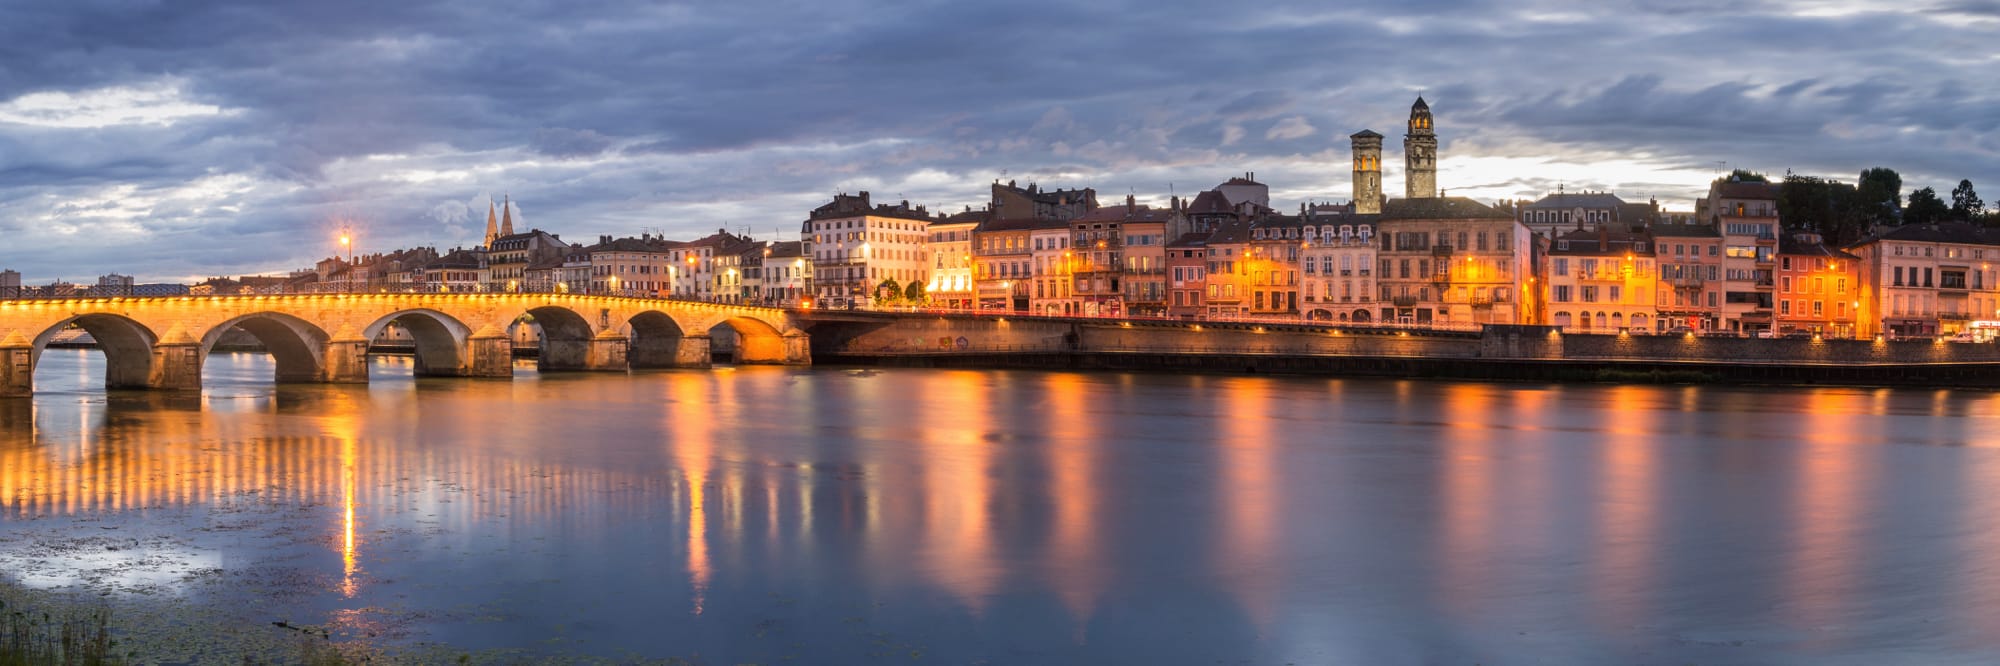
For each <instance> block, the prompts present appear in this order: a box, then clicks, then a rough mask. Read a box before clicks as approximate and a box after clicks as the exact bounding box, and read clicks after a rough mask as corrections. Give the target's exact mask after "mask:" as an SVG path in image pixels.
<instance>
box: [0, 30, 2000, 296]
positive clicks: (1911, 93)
mask: <svg viewBox="0 0 2000 666" xmlns="http://www.w3.org/2000/svg"><path fill="white" fill-rule="evenodd" d="M0 16H4V18H5V20H4V21H0V238H4V241H0V268H13V269H16V270H19V271H21V272H22V273H23V274H24V277H25V279H26V280H27V281H28V282H29V283H31V284H38V283H47V282H49V281H53V280H56V279H67V280H75V281H83V282H89V281H92V280H93V279H94V278H95V276H96V275H99V274H102V273H107V272H121V273H128V274H134V275H137V276H139V277H140V278H141V279H142V280H173V281H180V280H187V279H193V278H199V277H201V276H207V275H224V274H228V275H234V274H242V273H253V272H265V271H282V270H286V269H291V268H296V267H301V266H306V265H309V264H310V263H311V261H312V260H313V259H315V258H317V257H323V256H327V255H330V254H332V253H334V252H335V251H336V249H337V246H336V243H335V241H334V238H335V236H336V233H335V230H336V229H338V228H341V227H343V226H351V227H352V228H354V229H355V230H356V231H357V235H358V238H359V239H360V247H361V249H362V250H363V251H370V250H380V249H385V248H391V247H402V246H410V245H437V246H440V247H450V246H454V245H470V244H476V243H477V242H479V239H480V236H481V234H482V233H483V231H484V223H485V220H484V217H485V212H486V202H487V200H488V199H489V198H496V199H497V198H499V197H501V196H503V195H511V196H512V197H513V198H514V199H515V200H516V201H517V202H518V214H519V218H520V220H521V222H522V226H524V227H525V226H535V227H540V228H543V229H547V230H549V231H552V232H555V233H559V234H562V235H563V236H564V237H565V238H567V239H572V240H575V239H588V238H595V237H596V236H597V235H598V234H619V235H627V234H637V233H639V232H641V231H663V232H664V233H666V234H668V235H670V236H672V237H693V236H696V235H699V234H702V233H706V232H712V231H713V230H715V229H718V228H727V229H730V230H732V231H742V230H748V231H750V232H751V233H752V234H754V235H756V236H758V237H763V238H770V237H774V236H779V235H786V236H789V235H793V234H795V233H796V231H797V229H798V223H799V221H800V220H801V219H803V217H804V216H805V213H806V211H807V210H809V209H811V208H812V207H813V206H815V205H817V204H819V203H822V202H824V201H825V200H826V199H827V198H828V197H829V196H830V195H832V194H833V193H835V192H840V191H846V192H854V191H858V190H868V191H870V192H872V193H873V194H874V196H875V198H876V200H877V201H883V200H890V201H894V200H899V199H907V200H910V201H911V202H913V203H922V204H928V205H931V206H933V207H948V208H950V209H952V210H957V209H959V208H960V207H962V206H965V205H977V204H979V203H980V202H981V201H983V200H984V198H985V197H986V184H987V183H990V182H992V181H993V180H994V179H996V178H1006V179H1013V180H1018V181H1021V182H1022V183H1023V184H1025V183H1026V182H1028V181H1035V182H1039V183H1041V184H1042V185H1044V186H1052V187H1082V186H1088V187H1095V188H1097V190H1098V192H1099V193H1100V197H1101V198H1102V199H1104V200H1106V201H1110V200H1111V199H1115V198H1122V197H1123V196H1124V195H1126V194H1128V193H1131V194H1136V195H1137V196H1138V197H1139V198H1140V199H1141V200H1142V201H1150V202H1164V201H1165V199H1166V198H1167V196H1168V195H1169V193H1170V192H1178V193H1182V194H1186V193H1190V192H1194V191H1197V190H1199V189H1203V188H1206V187H1211V186H1214V185H1215V184H1216V183H1218V182H1220V181H1222V180H1224V179H1226V178H1228V177H1230V176H1232V175H1237V174H1241V173H1243V172H1249V171H1254V172H1256V174H1257V178H1258V179H1259V180H1261V181H1263V182H1265V183H1268V184H1270V185H1271V188H1272V196H1273V199H1274V201H1273V203H1274V204H1276V205H1278V206H1279V207H1280V208H1281V209H1289V208H1292V207H1296V206H1297V204H1298V203H1299V202H1301V201H1306V200H1315V201H1328V200H1339V201H1344V200H1345V199H1346V198H1347V195H1348V192H1349V189H1348V188H1349V184H1348V175H1347V172H1346V169H1347V159H1348V153H1347V139H1346V136H1347V135H1348V134H1350V133H1352V132H1354V131H1357V130H1360V129H1363V128H1370V129H1374V130H1376V131H1378V132H1382V133H1383V134H1387V135H1390V137H1391V138H1390V139H1389V141H1387V142H1386V143H1388V144H1389V151H1388V152H1389V155H1388V160H1387V161H1388V162H1390V164H1391V168H1390V169H1389V170H1388V171H1387V173H1385V178H1386V180H1387V183H1386V186H1387V189H1388V190H1389V191H1390V192H1392V193H1398V192H1400V191H1401V189H1402V174H1401V173H1400V168H1399V165H1400V163H1401V162H1400V159H1401V153H1400V141H1399V139H1400V135H1401V131H1402V127H1401V124H1402V122H1403V120H1404V119H1405V118H1406V117H1407V115H1408V109H1409V104H1410V102H1411V101H1412V99H1413V98H1414V97H1415V96H1416V95H1417V94H1418V92H1419V91H1421V92H1422V93H1423V95H1424V96H1425V97H1426V98H1427V99H1428V100H1429V101H1430V103H1431V105H1432V108H1433V109H1434V110H1435V111H1436V114H1437V122H1438V130H1439V134H1440V136H1441V141H1442V150H1441V159H1440V172H1441V173H1440V177H1439V180H1440V186H1441V187H1444V188H1447V189H1448V190H1450V193H1452V194H1462V195H1466V196H1472V197H1476V198H1480V199H1483V200H1491V199H1497V198H1517V197H1536V196H1540V195H1541V194H1543V193H1545V192H1547V191H1550V190H1553V189H1554V188H1555V187H1556V185H1557V184H1558V183H1562V184H1564V185H1565V186H1566V187H1568V188H1569V189H1572V190H1575V189H1602V190H1610V191H1613V192H1616V193H1618V194H1620V195H1623V196H1625V197H1626V198H1627V199H1628V200H1633V199H1636V200H1643V199H1645V198H1647V197H1649V196H1657V197H1659V198H1660V199H1661V201H1662V203H1664V204H1666V205H1668V206H1669V207H1671V208H1676V209H1687V208H1691V206H1692V198H1693V197H1694V196H1695V193H1696V191H1697V190H1699V189H1700V188H1702V187H1703V184H1704V183H1706V182H1707V181H1708V180H1709V179H1710V178H1712V177H1713V176H1714V175H1715V174H1716V173H1717V172H1718V170H1721V169H1726V168H1728V167H1742V168H1750V169H1755V170H1760V171H1765V172H1769V173H1773V174H1782V173H1784V172H1785V171H1786V170H1787V169H1789V170H1792V171H1795V172H1799V173H1807V174H1814V175H1827V176H1835V177H1840V178H1843V179H1846V180H1849V181H1851V180H1853V178H1854V176H1855V174H1856V173H1858V172H1859V171H1860V170H1862V169H1864V168H1867V167H1872V166H1887V167H1891V168H1894V169H1897V170H1898V171H1900V172H1902V174H1903V177H1904V182H1905V183H1906V185H1909V186H1923V185H1932V186H1936V187H1937V188H1938V189H1939V191H1941V192H1944V191H1948V190H1949V189H1950V187H1951V186H1952V185H1953V184H1955V183H1956V182H1957V181H1958V179H1960V178H1970V179H1972V180H1973V182H1974V183H1976V184H1987V187H1988V188H1989V189H1990V190H1992V193H1989V194H1988V195H1987V196H1986V198H1988V199H2000V196H1995V194H2000V131H1996V130H2000V77H1996V74H2000V1H1996V0H1944V1H1941V2H1940V1H1935V0H1908V1H1897V2H1872V1H1871V2H1812V1H1804V2H1789V3H1786V2H1759V1H1758V0H1728V1H1712V0H1688V1H1670V0H1602V1H1599V2H1591V3H1569V2H1563V3H1555V2H1539V1H1536V0H1528V1H1507V2H1450V1H1445V0H1385V1H1382V2H1340V3H1334V2H1324V1H1315V2H1293V1H1290V0H1266V1H1264V2H1254V3H1202V2H1187V1H1183V0H1134V1H1131V2H1118V1H1113V2H1095V3H1091V2H1054V3H1043V2H1036V1H1033V0H1029V1H1021V2H898V1H893V0H875V1H862V0H805V1H800V2H763V1H761V0H738V1H734V2H698V3H666V2H636V1H634V2H620V1H618V0H612V1H609V2H593V3H572V2H562V1H560V0H480V1H474V0H458V1H454V2H424V1H421V0H349V1H342V2H280V3H270V2H212V1H200V0H185V1H174V2H167V1H163V0H66V1H64V2H28V1H23V2H11V1H10V2H5V7H4V8H0ZM1905 189H1908V187H1906V188H1905Z"/></svg>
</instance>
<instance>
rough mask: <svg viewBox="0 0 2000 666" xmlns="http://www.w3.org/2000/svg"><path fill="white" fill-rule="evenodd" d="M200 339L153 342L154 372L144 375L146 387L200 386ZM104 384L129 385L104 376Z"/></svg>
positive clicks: (184, 388)
mask: <svg viewBox="0 0 2000 666" xmlns="http://www.w3.org/2000/svg"><path fill="white" fill-rule="evenodd" d="M202 360H203V359H202V357H201V343H199V342H195V341H193V340H192V339H190V340H188V341H187V342H161V343H159V344H156V345H153V372H152V376H151V377H148V378H147V379H146V388H151V389H156V390H162V391H199V390H201V363H202ZM105 387H106V388H132V387H129V386H118V385H114V384H113V383H112V380H110V379H107V381H106V384H105Z"/></svg>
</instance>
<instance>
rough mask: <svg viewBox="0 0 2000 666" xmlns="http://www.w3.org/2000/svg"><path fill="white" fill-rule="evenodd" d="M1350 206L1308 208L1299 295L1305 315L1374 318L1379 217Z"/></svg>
mask: <svg viewBox="0 0 2000 666" xmlns="http://www.w3.org/2000/svg"><path fill="white" fill-rule="evenodd" d="M1349 208H1350V207H1346V206H1338V207H1336V206H1326V207H1317V208H1314V209H1312V210H1310V211H1308V215H1307V219H1306V220H1305V224H1304V233H1303V236H1302V237H1301V239H1300V250H1299V251H1300V255H1301V262H1302V266H1301V270H1300V271H1299V273H1300V277H1301V280H1302V283H1301V292H1302V293H1301V296H1300V300H1301V301H1302V304H1301V305H1300V307H1301V308H1302V309H1304V311H1305V312H1304V316H1305V319H1306V320H1307V321H1318V322H1371V321H1374V319H1375V313H1374V312H1373V309H1374V305H1373V304H1374V302H1375V293H1376V291H1375V278H1374V274H1375V222H1376V218H1377V217H1378V216H1375V215H1357V214H1352V213H1350V212H1348V210H1349Z"/></svg>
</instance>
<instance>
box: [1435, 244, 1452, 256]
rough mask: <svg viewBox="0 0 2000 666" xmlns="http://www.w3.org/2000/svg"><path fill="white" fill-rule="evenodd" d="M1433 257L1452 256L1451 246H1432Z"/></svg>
mask: <svg viewBox="0 0 2000 666" xmlns="http://www.w3.org/2000/svg"><path fill="white" fill-rule="evenodd" d="M1431 256H1433V257H1449V256H1451V246H1450V245H1432V246H1431Z"/></svg>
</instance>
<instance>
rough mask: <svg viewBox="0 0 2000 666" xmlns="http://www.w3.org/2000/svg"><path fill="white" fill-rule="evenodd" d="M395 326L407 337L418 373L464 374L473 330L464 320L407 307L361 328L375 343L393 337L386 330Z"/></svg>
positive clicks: (368, 338) (370, 341) (400, 333)
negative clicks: (467, 350)
mask: <svg viewBox="0 0 2000 666" xmlns="http://www.w3.org/2000/svg"><path fill="white" fill-rule="evenodd" d="M392 327H393V330H394V334H395V335H397V336H401V337H403V338H407V339H408V343H407V345H408V349H409V350H410V353H411V355H412V357H413V358H414V359H415V361H416V374H417V375H419V376H456V375H462V374H465V371H466V362H465V361H466V359H465V341H466V338H468V337H471V335H472V331H471V330H470V329H468V328H466V326H465V324H464V323H462V322H460V321H458V320H457V319H454V318H452V317H451V316H450V315H447V314H444V313H442V312H437V311H435V310H404V311H402V312H396V313H393V314H390V315H387V316H385V317H382V318H381V319H377V320H375V323H373V324H369V325H368V328H366V329H363V330H362V331H361V337H362V338H365V339H367V340H368V341H369V345H370V346H371V347H374V346H376V345H378V344H379V343H383V342H388V341H390V340H388V339H387V337H388V336H385V335H384V334H385V333H387V332H390V331H391V328H392ZM384 346H385V347H396V346H401V345H384Z"/></svg>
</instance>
